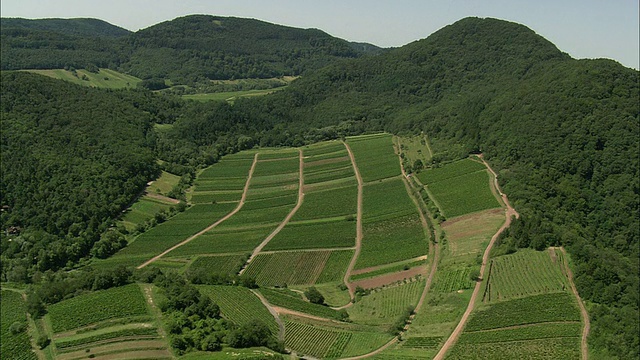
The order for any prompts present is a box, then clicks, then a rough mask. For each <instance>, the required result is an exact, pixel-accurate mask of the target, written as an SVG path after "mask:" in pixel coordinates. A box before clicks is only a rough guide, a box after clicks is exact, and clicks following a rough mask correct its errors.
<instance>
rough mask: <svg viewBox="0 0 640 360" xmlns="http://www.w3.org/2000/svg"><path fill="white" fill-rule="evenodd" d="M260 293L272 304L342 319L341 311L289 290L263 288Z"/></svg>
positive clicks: (328, 317) (324, 316)
mask: <svg viewBox="0 0 640 360" xmlns="http://www.w3.org/2000/svg"><path fill="white" fill-rule="evenodd" d="M260 293H261V294H262V295H263V296H264V297H265V298H266V299H267V300H268V301H269V303H270V304H271V305H275V306H280V307H283V308H287V309H291V310H295V311H299V312H303V313H307V314H311V315H315V316H320V317H323V318H327V319H334V320H340V319H341V318H342V316H341V314H340V312H338V311H336V310H333V309H332V308H330V307H328V306H323V305H317V304H312V303H310V302H307V301H304V300H302V299H301V298H300V297H296V296H294V295H292V294H290V293H289V292H287V291H283V290H277V289H268V288H261V289H260Z"/></svg>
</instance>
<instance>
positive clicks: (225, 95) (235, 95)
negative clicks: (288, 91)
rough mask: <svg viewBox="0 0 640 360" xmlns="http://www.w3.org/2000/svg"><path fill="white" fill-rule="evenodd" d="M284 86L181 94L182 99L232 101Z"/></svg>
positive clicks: (267, 92) (271, 91)
mask: <svg viewBox="0 0 640 360" xmlns="http://www.w3.org/2000/svg"><path fill="white" fill-rule="evenodd" d="M285 88H286V87H285V86H282V87H279V88H273V89H265V90H241V91H228V92H218V93H208V94H190V95H182V98H183V99H187V100H196V101H212V100H214V101H228V102H233V101H235V100H237V99H239V98H243V97H251V96H263V95H267V94H271V93H273V92H275V91H280V90H282V89H285Z"/></svg>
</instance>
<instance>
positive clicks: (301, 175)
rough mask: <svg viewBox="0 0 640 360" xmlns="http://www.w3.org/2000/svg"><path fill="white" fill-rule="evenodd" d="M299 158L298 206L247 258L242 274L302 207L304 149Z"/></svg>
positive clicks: (299, 153) (299, 151) (299, 152)
mask: <svg viewBox="0 0 640 360" xmlns="http://www.w3.org/2000/svg"><path fill="white" fill-rule="evenodd" d="M298 159H299V162H300V164H299V168H300V169H299V170H298V171H299V175H298V177H299V180H298V202H297V203H296V206H295V207H294V208H293V209H292V210H291V211H290V212H289V214H288V215H287V217H285V218H284V220H282V222H281V223H280V225H278V227H277V228H276V229H275V230H273V232H271V234H269V236H267V237H266V238H265V239H264V240H263V241H262V242H261V243H260V245H258V247H256V248H255V249H254V250H253V252H252V253H251V256H249V259H247V262H246V263H245V265H244V267H243V268H242V270H240V275H242V274H243V273H244V271H245V269H246V268H247V267H248V266H249V264H250V263H251V261H252V260H253V259H254V258H255V257H256V255H258V254H259V253H260V251H262V249H263V248H264V247H265V246H267V244H268V243H269V241H271V239H273V238H274V237H275V236H276V235H278V233H279V232H280V231H281V230H282V229H283V228H284V227H285V226H286V225H287V224H288V223H289V220H291V218H292V217H293V215H295V214H296V212H297V211H298V209H300V206H302V202H303V201H304V192H303V190H304V171H303V169H304V160H303V158H302V150H300V149H298Z"/></svg>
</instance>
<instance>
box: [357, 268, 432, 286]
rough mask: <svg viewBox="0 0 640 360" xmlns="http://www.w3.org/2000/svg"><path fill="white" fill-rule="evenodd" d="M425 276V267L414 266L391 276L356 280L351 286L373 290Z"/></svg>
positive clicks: (385, 275)
mask: <svg viewBox="0 0 640 360" xmlns="http://www.w3.org/2000/svg"><path fill="white" fill-rule="evenodd" d="M426 274H427V267H426V266H416V267H414V268H411V269H409V270H403V271H399V272H395V273H391V274H384V275H380V276H376V277H372V278H369V279H362V280H357V281H354V282H352V283H351V286H353V287H354V288H355V287H356V286H360V287H362V288H363V289H373V288H378V287H382V286H384V285H391V284H393V283H396V282H398V281H402V280H404V279H410V278H412V277H415V276H417V275H426Z"/></svg>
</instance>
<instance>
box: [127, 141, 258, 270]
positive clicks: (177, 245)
mask: <svg viewBox="0 0 640 360" xmlns="http://www.w3.org/2000/svg"><path fill="white" fill-rule="evenodd" d="M257 163H258V154H257V153H256V154H255V155H254V156H253V163H252V164H251V169H250V170H249V175H248V176H247V181H246V183H245V184H244V189H243V191H242V197H241V198H240V202H238V206H236V208H235V209H233V210H232V211H231V212H230V213H228V214H227V215H225V216H224V217H223V218H222V219H220V220H218V221H216V222H215V223H213V224H211V225H209V226H208V227H207V228H206V229H204V230H202V231H200V232H198V233H197V234H195V235H192V236H191V237H189V238H187V239H186V240H184V241H182V242H181V243H178V244H176V245H174V246H172V247H170V248H169V249H167V250H165V251H163V252H162V253H160V255H157V256H154V257H153V258H151V259H149V260H147V261H146V262H144V263H142V264H141V265H139V266H138V267H137V269H142V268H143V267H145V266H147V265H149V264H151V263H153V262H154V261H156V260H158V259H160V258H161V257H163V256H165V255H166V254H168V253H170V252H171V251H173V250H175V249H177V248H179V247H181V246H183V245H186V244H188V243H189V242H191V241H192V240H193V239H195V238H197V237H199V236H200V235H202V234H204V233H206V232H207V231H209V230H211V229H213V228H215V227H216V226H218V225H220V224H221V223H223V222H224V221H225V220H227V219H229V218H230V217H232V216H233V215H235V214H236V213H237V212H238V211H240V209H242V206H243V205H244V202H245V200H246V199H247V192H248V191H249V183H250V182H251V178H252V177H253V172H254V170H255V169H256V164H257Z"/></svg>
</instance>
